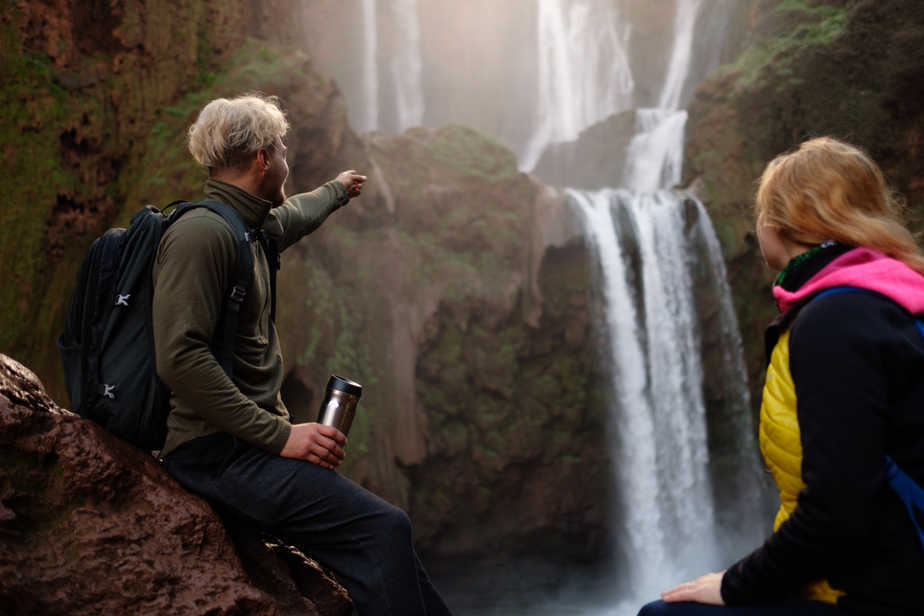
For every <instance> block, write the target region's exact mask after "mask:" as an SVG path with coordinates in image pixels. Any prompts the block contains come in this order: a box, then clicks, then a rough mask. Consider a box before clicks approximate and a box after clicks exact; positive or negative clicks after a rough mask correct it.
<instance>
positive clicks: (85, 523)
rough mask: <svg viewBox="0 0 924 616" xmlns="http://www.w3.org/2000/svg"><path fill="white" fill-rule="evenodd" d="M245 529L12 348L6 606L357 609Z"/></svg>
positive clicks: (96, 610) (2, 607)
mask: <svg viewBox="0 0 924 616" xmlns="http://www.w3.org/2000/svg"><path fill="white" fill-rule="evenodd" d="M234 537H235V542H234V543H233V542H232V540H231V538H230V537H229V535H228V533H227V532H226V530H225V528H224V526H223V525H222V522H221V520H220V519H219V518H218V516H217V515H216V514H215V512H214V511H213V510H212V509H211V507H209V505H208V504H206V502H205V501H203V500H202V499H200V498H198V497H196V496H194V495H192V494H190V493H188V492H186V491H185V490H183V489H182V488H181V487H180V486H179V485H177V484H176V483H175V482H174V481H173V479H171V478H170V477H169V476H168V475H167V473H166V472H165V471H164V469H163V468H162V467H161V466H160V464H159V463H158V462H157V461H156V460H155V459H154V458H153V457H151V456H149V455H147V454H145V453H144V452H142V451H140V450H138V449H135V448H134V447H132V446H131V445H128V444H127V443H124V442H122V441H120V440H118V439H117V438H115V437H114V436H112V435H110V434H108V433H106V432H104V431H103V430H102V429H100V428H99V427H98V426H96V425H95V424H93V423H91V422H90V421H87V420H85V419H83V418H81V417H79V416H78V415H75V414H74V413H71V412H70V411H67V410H64V409H61V408H59V407H58V406H56V405H55V403H54V402H53V401H52V400H51V398H49V397H48V396H47V394H45V391H44V389H43V387H42V384H41V383H40V382H39V380H38V379H37V378H36V377H35V375H34V374H33V373H32V372H31V371H30V370H28V369H27V368H25V367H24V366H22V365H21V364H19V363H18V362H16V361H14V360H12V359H10V358H9V357H7V356H5V355H2V354H0V538H2V539H0V613H4V614H27V613H29V614H34V613H41V614H128V613H131V614H166V613H169V614H205V613H208V614H242V613H244V614H265V615H272V614H303V615H306V616H308V615H312V616H318V615H321V614H324V615H340V614H343V615H346V614H349V613H350V611H351V609H352V604H351V602H350V600H349V598H348V597H347V595H346V591H345V590H344V589H343V588H342V587H340V586H339V585H338V584H337V583H336V582H334V581H333V580H331V579H330V578H329V577H327V576H326V575H325V574H324V572H323V571H322V570H321V569H320V567H319V566H318V565H317V564H316V563H315V562H313V561H312V560H310V559H308V558H307V557H305V555H304V554H302V553H301V552H299V551H298V550H296V549H295V548H292V547H290V546H286V545H283V544H281V543H280V542H278V541H277V540H274V539H272V538H268V537H265V536H263V535H257V534H255V533H254V532H252V531H248V530H246V529H237V530H235V531H234ZM235 543H236V544H237V549H235Z"/></svg>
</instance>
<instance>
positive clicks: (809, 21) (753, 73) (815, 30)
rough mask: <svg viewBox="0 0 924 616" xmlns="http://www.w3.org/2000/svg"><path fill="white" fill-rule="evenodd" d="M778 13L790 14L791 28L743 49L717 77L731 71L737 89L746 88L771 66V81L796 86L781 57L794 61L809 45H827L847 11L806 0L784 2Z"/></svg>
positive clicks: (838, 31) (839, 30) (840, 27)
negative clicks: (775, 80) (772, 74)
mask: <svg viewBox="0 0 924 616" xmlns="http://www.w3.org/2000/svg"><path fill="white" fill-rule="evenodd" d="M776 11H777V12H778V13H789V14H790V16H791V21H792V22H794V23H793V24H792V27H790V28H788V29H787V30H786V31H785V32H782V33H780V34H779V35H777V36H774V37H771V38H770V39H768V40H766V41H764V42H763V43H760V44H754V45H751V46H749V47H748V48H746V49H745V50H744V51H743V52H742V53H741V54H740V55H739V56H738V57H737V58H736V59H735V60H734V61H733V62H732V63H730V64H727V65H725V66H722V67H720V68H719V69H718V70H717V74H718V75H722V74H725V73H729V72H734V73H737V74H738V75H739V78H738V80H737V82H736V84H735V85H736V87H742V86H748V85H750V84H752V83H754V82H755V81H756V80H757V79H758V78H760V77H761V75H762V73H763V71H764V69H765V68H766V67H768V66H770V65H771V64H773V67H774V69H775V72H774V77H773V78H774V79H780V78H783V79H785V78H787V77H789V78H791V79H792V80H793V83H792V84H790V85H798V83H800V82H801V81H800V79H799V78H798V77H793V71H792V69H791V68H790V67H789V65H788V64H787V63H785V62H783V63H779V64H777V62H778V61H779V59H780V58H781V57H783V56H787V57H789V58H792V59H793V60H792V61H797V58H798V55H799V52H800V50H801V49H802V48H805V47H808V46H817V45H828V44H830V43H831V41H833V40H834V39H835V38H836V37H838V36H839V35H840V34H841V33H842V32H843V31H844V29H845V26H846V25H847V18H848V12H847V8H845V7H840V6H831V5H823V4H821V5H815V4H809V3H807V2H806V0H783V2H781V3H780V4H779V6H777V8H776Z"/></svg>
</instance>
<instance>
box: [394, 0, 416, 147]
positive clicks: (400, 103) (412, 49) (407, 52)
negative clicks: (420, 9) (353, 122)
mask: <svg viewBox="0 0 924 616" xmlns="http://www.w3.org/2000/svg"><path fill="white" fill-rule="evenodd" d="M392 12H393V14H394V21H395V24H397V26H398V27H399V28H401V29H402V30H403V33H404V36H402V37H401V39H400V40H401V41H402V45H400V46H399V48H398V50H397V52H396V53H395V54H394V57H393V58H392V60H391V66H390V68H391V79H392V83H394V86H395V112H396V114H397V120H398V126H397V130H398V131H402V130H404V129H406V128H408V127H411V126H419V125H420V124H421V123H422V122H423V112H424V103H423V87H422V86H421V70H422V62H421V60H420V23H419V21H418V19H417V0H394V4H393V5H392Z"/></svg>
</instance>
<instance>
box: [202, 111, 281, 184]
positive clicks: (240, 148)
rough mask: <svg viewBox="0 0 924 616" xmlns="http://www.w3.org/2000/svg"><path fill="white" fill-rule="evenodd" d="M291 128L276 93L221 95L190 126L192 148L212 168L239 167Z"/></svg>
mask: <svg viewBox="0 0 924 616" xmlns="http://www.w3.org/2000/svg"><path fill="white" fill-rule="evenodd" d="M288 129H289V123H288V121H287V120H286V116H285V114H284V113H283V112H282V110H281V109H280V108H279V101H278V99H277V98H276V97H275V96H263V95H262V94H259V93H254V94H246V95H244V96H239V97H237V98H232V99H230V100H229V99H227V98H217V99H215V100H213V101H212V102H210V103H209V104H208V105H206V106H205V107H203V108H202V111H200V112H199V117H198V118H197V119H196V122H195V123H194V124H193V125H192V126H190V127H189V131H188V132H187V136H188V138H189V151H190V153H192V155H193V158H195V159H196V161H197V162H198V163H199V164H201V165H205V166H206V167H208V168H210V169H226V168H230V167H237V166H239V165H240V164H242V163H243V162H245V161H246V159H247V157H248V156H249V155H252V154H254V153H255V152H256V151H257V150H259V149H260V148H267V147H271V146H272V145H273V143H274V142H275V141H276V138H277V137H279V138H280V139H281V138H282V137H283V136H284V135H285V134H286V131H287V130H288Z"/></svg>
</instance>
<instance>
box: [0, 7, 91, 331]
mask: <svg viewBox="0 0 924 616" xmlns="http://www.w3.org/2000/svg"><path fill="white" fill-rule="evenodd" d="M14 19H15V18H14ZM0 57H2V58H3V62H2V63H0V81H2V83H3V91H2V92H0V117H2V118H3V122H2V123H0V186H3V187H4V192H5V194H4V205H3V217H4V223H3V226H4V229H5V230H6V232H5V233H4V234H3V238H2V239H0V262H2V263H3V264H4V268H5V272H6V273H5V279H6V281H7V282H6V284H4V285H3V286H2V287H0V310H2V314H0V322H2V324H3V327H0V348H9V347H10V345H11V344H12V342H13V341H14V340H16V339H18V338H19V337H20V336H21V335H22V334H23V332H24V331H27V330H25V328H28V327H29V326H30V325H32V322H31V319H30V318H28V316H29V314H30V313H31V312H32V311H33V310H34V305H33V301H34V298H36V297H37V292H38V291H39V289H40V287H41V284H40V281H39V278H40V270H41V266H42V264H43V263H44V257H45V252H44V246H43V242H44V240H45V233H46V228H47V216H48V213H49V212H50V211H51V209H52V207H53V205H54V204H55V202H56V200H57V195H59V194H66V195H73V194H74V193H75V191H76V189H77V182H76V180H75V178H74V177H73V175H71V173H70V172H69V171H68V170H67V166H66V165H65V164H64V163H63V161H61V159H60V155H59V151H58V149H59V138H60V136H59V128H58V127H59V126H61V125H64V124H66V123H67V120H68V119H69V112H68V110H67V105H68V104H69V100H68V96H67V93H66V92H65V91H64V90H63V89H62V88H61V87H60V86H59V85H58V84H57V83H55V79H54V76H53V74H52V71H51V67H50V64H49V62H48V60H47V58H44V57H42V56H40V55H37V54H32V53H26V52H24V51H23V50H22V48H21V47H20V45H19V42H18V39H17V36H16V33H15V30H14V25H13V24H7V25H5V26H3V27H2V29H0Z"/></svg>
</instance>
